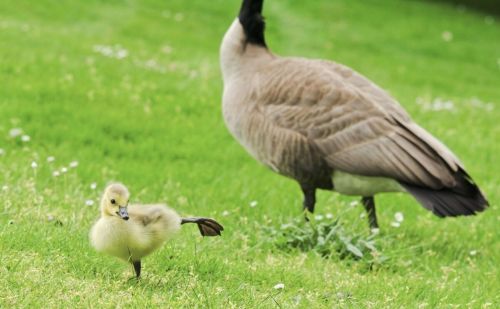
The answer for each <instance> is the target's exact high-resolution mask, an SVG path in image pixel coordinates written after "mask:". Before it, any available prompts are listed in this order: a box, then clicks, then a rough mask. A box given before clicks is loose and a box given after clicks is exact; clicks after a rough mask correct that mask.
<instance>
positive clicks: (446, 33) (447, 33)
mask: <svg viewBox="0 0 500 309" xmlns="http://www.w3.org/2000/svg"><path fill="white" fill-rule="evenodd" d="M441 38H442V39H443V41H445V42H451V40H453V33H451V32H450V31H443V33H441Z"/></svg>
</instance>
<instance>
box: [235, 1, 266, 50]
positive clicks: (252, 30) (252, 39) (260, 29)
mask: <svg viewBox="0 0 500 309" xmlns="http://www.w3.org/2000/svg"><path fill="white" fill-rule="evenodd" d="M263 2H264V0H243V3H242V4H241V9H240V15H239V16H238V18H239V20H240V23H241V25H242V26H243V30H244V31H245V35H246V40H247V42H248V43H252V44H256V45H260V46H263V47H266V40H265V39H264V28H265V22H264V17H263V16H262V5H263Z"/></svg>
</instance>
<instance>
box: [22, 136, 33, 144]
mask: <svg viewBox="0 0 500 309" xmlns="http://www.w3.org/2000/svg"><path fill="white" fill-rule="evenodd" d="M30 140H31V137H30V136H29V135H23V136H21V141H23V142H25V143H27V142H29V141H30Z"/></svg>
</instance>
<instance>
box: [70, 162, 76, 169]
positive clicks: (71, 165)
mask: <svg viewBox="0 0 500 309" xmlns="http://www.w3.org/2000/svg"><path fill="white" fill-rule="evenodd" d="M77 166H78V161H72V162H71V163H70V164H69V167H71V168H75V167H77Z"/></svg>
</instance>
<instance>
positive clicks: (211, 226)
mask: <svg viewBox="0 0 500 309" xmlns="http://www.w3.org/2000/svg"><path fill="white" fill-rule="evenodd" d="M186 223H196V224H197V225H198V229H199V230H200V234H201V235H202V236H220V235H221V232H222V231H224V227H223V226H222V225H220V223H219V222H217V221H215V220H214V219H210V218H182V221H181V224H186Z"/></svg>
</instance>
